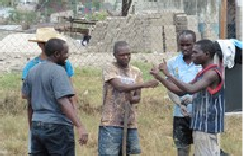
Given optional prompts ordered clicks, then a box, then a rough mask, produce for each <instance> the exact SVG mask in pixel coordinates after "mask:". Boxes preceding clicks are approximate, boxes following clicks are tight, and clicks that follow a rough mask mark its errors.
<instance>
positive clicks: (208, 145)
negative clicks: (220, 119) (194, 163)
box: [193, 131, 220, 156]
mask: <svg viewBox="0 0 251 164" xmlns="http://www.w3.org/2000/svg"><path fill="white" fill-rule="evenodd" d="M193 143H194V148H195V156H220V133H206V132H200V131H193Z"/></svg>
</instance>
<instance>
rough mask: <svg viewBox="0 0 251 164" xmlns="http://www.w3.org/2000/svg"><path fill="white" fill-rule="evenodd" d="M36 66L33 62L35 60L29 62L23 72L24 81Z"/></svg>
mask: <svg viewBox="0 0 251 164" xmlns="http://www.w3.org/2000/svg"><path fill="white" fill-rule="evenodd" d="M34 66H35V63H34V62H33V60H31V61H29V62H28V63H27V64H26V65H25V67H24V68H23V71H22V80H24V79H26V77H27V74H28V72H29V71H30V69H31V68H32V67H34Z"/></svg>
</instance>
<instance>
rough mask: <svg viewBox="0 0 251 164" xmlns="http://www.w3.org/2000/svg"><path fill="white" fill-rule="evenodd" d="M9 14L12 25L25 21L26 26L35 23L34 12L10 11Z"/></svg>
mask: <svg viewBox="0 0 251 164" xmlns="http://www.w3.org/2000/svg"><path fill="white" fill-rule="evenodd" d="M9 13H10V19H11V20H12V21H13V22H14V23H22V22H23V21H25V23H27V24H32V23H36V21H37V14H36V12H31V11H21V10H12V11H10V12H9Z"/></svg>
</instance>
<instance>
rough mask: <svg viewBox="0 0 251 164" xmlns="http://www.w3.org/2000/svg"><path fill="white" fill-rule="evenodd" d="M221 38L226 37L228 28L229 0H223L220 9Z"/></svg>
mask: <svg viewBox="0 0 251 164" xmlns="http://www.w3.org/2000/svg"><path fill="white" fill-rule="evenodd" d="M220 11H221V12H220V39H226V35H227V33H226V29H227V0H221V9H220Z"/></svg>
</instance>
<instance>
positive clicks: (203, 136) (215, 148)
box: [150, 40, 225, 156]
mask: <svg viewBox="0 0 251 164" xmlns="http://www.w3.org/2000/svg"><path fill="white" fill-rule="evenodd" d="M215 53H216V48H215V43H214V42H212V41H210V40H200V41H197V42H196V43H195V44H194V46H193V55H192V60H193V62H194V63H195V64H201V66H202V68H203V70H202V71H201V72H199V73H198V74H197V76H196V78H195V79H194V80H193V81H192V82H191V83H184V82H182V81H180V80H178V79H177V78H175V77H173V76H172V75H171V74H170V73H169V71H168V68H167V66H166V63H164V66H166V68H164V70H163V73H164V75H165V76H166V77H168V79H164V78H160V76H159V75H158V73H159V69H158V68H152V70H151V72H150V73H151V74H152V75H153V76H154V77H155V78H156V79H158V80H160V82H161V83H163V84H164V85H165V87H167V88H168V89H169V90H170V91H171V92H173V93H175V94H178V95H180V96H181V95H184V94H192V95H193V100H192V122H191V127H192V129H193V142H194V145H195V155H196V156H220V133H221V132H223V131H224V115H225V103H224V102H225V101H224V86H223V79H222V75H221V70H220V68H219V67H218V66H217V65H216V64H214V60H213V59H214V55H215Z"/></svg>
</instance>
